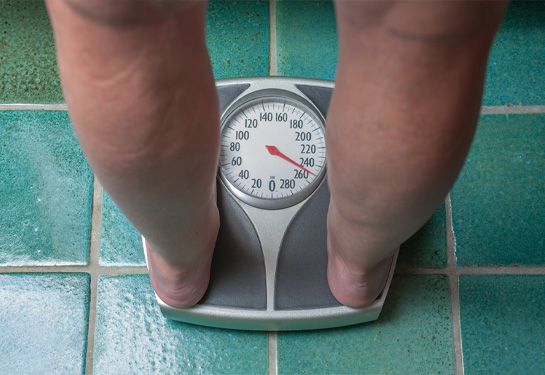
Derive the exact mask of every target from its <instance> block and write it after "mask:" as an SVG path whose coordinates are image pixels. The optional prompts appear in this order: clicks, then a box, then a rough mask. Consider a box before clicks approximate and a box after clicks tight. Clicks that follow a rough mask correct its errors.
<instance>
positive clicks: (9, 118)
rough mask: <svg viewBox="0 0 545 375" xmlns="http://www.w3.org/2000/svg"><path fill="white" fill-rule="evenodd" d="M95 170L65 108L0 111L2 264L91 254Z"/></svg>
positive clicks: (76, 259)
mask: <svg viewBox="0 0 545 375" xmlns="http://www.w3.org/2000/svg"><path fill="white" fill-rule="evenodd" d="M92 195H93V175H92V172H91V170H90V168H89V166H88V165H87V162H86V161H85V159H84V157H83V153H82V152H81V149H80V147H79V145H78V143H77V141H76V137H75V136H74V133H73V131H72V128H71V126H70V120H69V119H68V115H67V114H66V113H65V112H54V111H28V112H27V111H0V212H1V213H2V214H1V215H0V264H1V265H13V266H22V265H55V264H56V265H69V264H72V265H82V264H87V263H88V260H89V240H90V231H91V205H92V198H93V197H92Z"/></svg>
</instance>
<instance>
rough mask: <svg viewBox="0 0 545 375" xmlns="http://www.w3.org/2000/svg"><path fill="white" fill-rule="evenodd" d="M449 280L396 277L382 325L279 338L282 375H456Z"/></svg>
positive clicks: (378, 322) (421, 276) (294, 334)
mask: <svg viewBox="0 0 545 375" xmlns="http://www.w3.org/2000/svg"><path fill="white" fill-rule="evenodd" d="M449 301H450V299H449V289H448V280H447V278H446V277H443V276H435V275H433V276H432V275H427V276H424V275H402V276H394V279H393V282H392V285H391V289H390V292H389V293H388V296H387V298H386V303H385V306H384V309H383V311H382V314H381V316H380V318H379V320H378V321H376V322H372V323H365V324H361V325H358V326H353V327H347V328H341V329H332V330H322V331H303V332H290V333H279V334H278V337H277V347H278V373H279V374H304V373H307V374H404V375H407V374H408V375H410V374H454V354H453V350H452V330H451V319H450V302H449Z"/></svg>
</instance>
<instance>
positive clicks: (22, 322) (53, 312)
mask: <svg viewBox="0 0 545 375" xmlns="http://www.w3.org/2000/svg"><path fill="white" fill-rule="evenodd" d="M89 281H90V277H89V275H88V274H58V273H57V274H47V275H44V274H4V275H0V327H1V329H0V331H1V334H0V374H51V375H54V374H84V372H85V354H86V351H87V322H88V316H89Z"/></svg>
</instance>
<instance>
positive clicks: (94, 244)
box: [85, 175, 103, 375]
mask: <svg viewBox="0 0 545 375" xmlns="http://www.w3.org/2000/svg"><path fill="white" fill-rule="evenodd" d="M102 196H103V195H102V186H101V185H100V182H99V181H98V178H97V177H96V175H95V178H94V183H93V213H92V215H91V244H90V247H89V271H90V272H89V273H90V274H91V285H90V287H91V298H90V302H89V325H88V328H87V354H86V358H85V374H86V375H92V374H93V359H94V348H95V327H96V316H97V314H96V313H97V297H98V295H97V287H98V273H99V265H98V259H99V251H100V221H101V216H102Z"/></svg>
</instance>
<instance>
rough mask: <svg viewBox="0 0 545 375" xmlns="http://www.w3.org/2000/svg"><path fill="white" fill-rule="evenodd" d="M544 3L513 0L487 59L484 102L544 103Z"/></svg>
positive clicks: (503, 103) (492, 104)
mask: <svg viewBox="0 0 545 375" xmlns="http://www.w3.org/2000/svg"><path fill="white" fill-rule="evenodd" d="M544 14H545V2H544V1H512V2H511V4H510V6H509V9H508V11H507V14H506V15H505V18H504V19H503V22H502V25H501V27H500V29H499V30H498V34H497V35H496V39H495V40H494V43H493V44H492V49H491V51H490V56H489V59H488V70H487V73H486V84H485V90H484V97H483V105H486V106H495V105H498V106H503V105H505V104H512V105H544V104H545V84H543V82H545V17H544V16H543V15H544Z"/></svg>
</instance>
